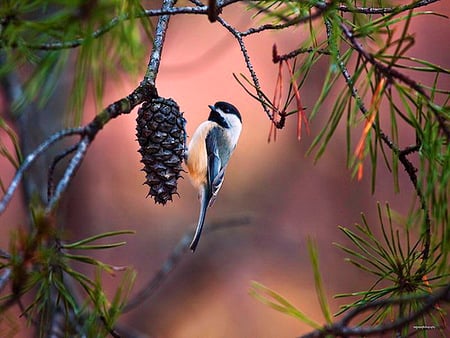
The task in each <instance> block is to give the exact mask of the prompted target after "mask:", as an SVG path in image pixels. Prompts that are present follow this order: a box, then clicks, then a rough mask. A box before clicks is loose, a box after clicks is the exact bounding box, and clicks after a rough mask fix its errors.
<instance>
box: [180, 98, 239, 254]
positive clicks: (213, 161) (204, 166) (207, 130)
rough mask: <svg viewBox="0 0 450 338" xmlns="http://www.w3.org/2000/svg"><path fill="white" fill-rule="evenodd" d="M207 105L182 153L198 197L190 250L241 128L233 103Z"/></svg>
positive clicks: (214, 195) (195, 244) (214, 196)
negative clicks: (207, 110)
mask: <svg viewBox="0 0 450 338" xmlns="http://www.w3.org/2000/svg"><path fill="white" fill-rule="evenodd" d="M208 107H209V108H210V109H211V111H210V113H209V117H208V120H206V121H204V122H202V123H201V124H200V125H199V126H198V127H197V129H196V131H195V132H194V134H193V135H192V138H191V141H190V142H189V145H188V148H187V151H186V155H185V163H186V166H187V169H188V173H189V176H190V179H191V182H192V184H193V185H194V187H196V188H197V189H198V197H199V200H200V214H199V218H198V223H197V228H196V230H195V234H194V237H193V239H192V242H191V244H190V249H191V250H192V251H193V252H194V251H195V249H196V248H197V245H198V242H199V240H200V236H201V233H202V229H203V224H204V223H205V216H206V211H207V209H208V208H209V207H211V206H212V205H213V203H214V201H215V199H216V197H217V194H218V192H219V190H220V188H221V187H222V184H223V179H224V176H225V171H226V168H227V165H228V161H229V160H230V157H231V154H232V153H233V151H234V149H235V148H236V145H237V142H238V140H239V136H240V134H241V130H242V117H241V114H240V113H239V111H238V109H237V108H236V107H235V106H233V105H232V104H230V103H228V102H224V101H218V102H216V103H215V104H214V105H209V106H208Z"/></svg>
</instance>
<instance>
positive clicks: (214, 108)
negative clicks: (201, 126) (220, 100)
mask: <svg viewBox="0 0 450 338" xmlns="http://www.w3.org/2000/svg"><path fill="white" fill-rule="evenodd" d="M208 107H209V108H210V109H211V110H212V111H215V112H217V109H216V107H214V106H211V105H210V104H209V105H208Z"/></svg>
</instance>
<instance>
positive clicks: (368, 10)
mask: <svg viewBox="0 0 450 338" xmlns="http://www.w3.org/2000/svg"><path fill="white" fill-rule="evenodd" d="M437 1H439V0H420V1H417V2H413V3H411V4H409V5H403V6H397V7H380V8H376V7H348V6H346V5H339V6H337V9H338V10H339V11H341V12H350V13H361V14H372V15H373V14H389V13H400V12H405V11H408V10H410V9H413V8H419V7H423V6H427V5H429V4H432V3H433V2H437Z"/></svg>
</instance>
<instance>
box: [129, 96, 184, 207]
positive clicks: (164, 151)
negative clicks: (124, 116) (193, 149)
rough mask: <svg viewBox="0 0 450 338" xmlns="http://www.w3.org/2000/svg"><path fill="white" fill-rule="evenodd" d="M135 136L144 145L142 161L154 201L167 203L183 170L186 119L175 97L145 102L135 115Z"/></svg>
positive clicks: (175, 189) (141, 148)
mask: <svg viewBox="0 0 450 338" xmlns="http://www.w3.org/2000/svg"><path fill="white" fill-rule="evenodd" d="M136 122H137V125H136V130H137V133H136V136H137V140H138V142H139V145H140V146H141V147H140V149H139V152H140V153H141V156H142V159H141V162H142V163H143V164H144V169H143V171H145V173H146V180H145V182H144V184H147V185H148V186H149V187H150V191H149V193H148V195H147V197H148V196H149V195H151V196H152V197H153V198H154V200H155V203H161V204H166V202H167V201H172V195H173V194H177V180H178V178H180V177H181V174H180V172H181V171H182V170H183V168H182V162H183V158H184V152H185V143H186V131H185V128H184V127H185V124H186V120H185V119H184V117H183V113H181V112H180V108H179V107H178V105H177V104H176V102H175V101H174V100H172V99H165V98H161V97H159V98H156V99H154V100H152V101H151V102H144V104H143V105H142V106H141V107H140V108H139V111H138V116H137V119H136Z"/></svg>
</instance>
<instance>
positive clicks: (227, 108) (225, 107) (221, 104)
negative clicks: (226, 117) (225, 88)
mask: <svg viewBox="0 0 450 338" xmlns="http://www.w3.org/2000/svg"><path fill="white" fill-rule="evenodd" d="M209 108H211V110H212V111H215V109H216V108H219V109H220V110H222V111H223V112H224V113H225V114H233V115H236V116H237V117H238V119H239V121H241V122H242V117H241V114H240V113H239V110H237V108H236V107H235V106H233V105H232V104H231V103H228V102H225V101H218V102H216V103H215V104H214V106H209Z"/></svg>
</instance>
